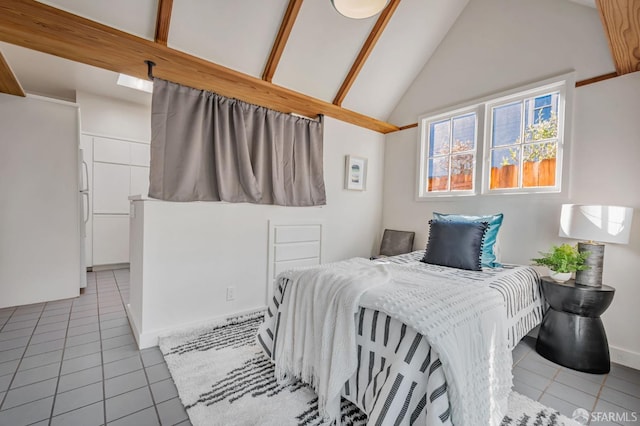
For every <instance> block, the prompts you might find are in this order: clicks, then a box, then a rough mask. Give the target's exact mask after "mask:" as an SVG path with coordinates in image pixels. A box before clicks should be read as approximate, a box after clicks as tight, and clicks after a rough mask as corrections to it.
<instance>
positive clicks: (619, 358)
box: [609, 346, 640, 370]
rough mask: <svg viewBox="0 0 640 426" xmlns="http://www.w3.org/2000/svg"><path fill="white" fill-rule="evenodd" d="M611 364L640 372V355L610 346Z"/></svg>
mask: <svg viewBox="0 0 640 426" xmlns="http://www.w3.org/2000/svg"><path fill="white" fill-rule="evenodd" d="M609 354H610V355H611V362H615V363H616V364H621V365H624V366H627V367H631V368H634V369H636V370H640V353H638V352H632V351H630V350H627V349H622V348H618V347H615V346H609Z"/></svg>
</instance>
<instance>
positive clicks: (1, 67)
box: [0, 52, 26, 98]
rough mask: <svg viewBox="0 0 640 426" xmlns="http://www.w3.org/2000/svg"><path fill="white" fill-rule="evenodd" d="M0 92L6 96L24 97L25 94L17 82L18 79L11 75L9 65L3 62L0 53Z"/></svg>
mask: <svg viewBox="0 0 640 426" xmlns="http://www.w3.org/2000/svg"><path fill="white" fill-rule="evenodd" d="M0 92H1V93H6V94H8V95H15V96H21V97H23V98H24V97H25V96H26V94H25V93H24V90H23V89H22V86H21V85H20V82H19V81H18V78H17V77H16V75H15V74H14V73H13V70H12V69H11V67H10V66H9V63H8V62H7V61H6V60H5V58H4V56H3V55H2V53H1V52H0Z"/></svg>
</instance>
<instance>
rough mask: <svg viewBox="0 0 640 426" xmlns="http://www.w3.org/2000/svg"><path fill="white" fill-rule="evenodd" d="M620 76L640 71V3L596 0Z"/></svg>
mask: <svg viewBox="0 0 640 426" xmlns="http://www.w3.org/2000/svg"><path fill="white" fill-rule="evenodd" d="M596 5H597V6H598V11H599V13H600V19H601V20H602V25H603V26H604V30H605V34H606V35H607V40H608V41H609V48H610V49H611V54H612V56H613V62H614V64H615V66H616V72H617V73H618V75H623V74H628V73H632V72H636V71H640V1H638V0H596Z"/></svg>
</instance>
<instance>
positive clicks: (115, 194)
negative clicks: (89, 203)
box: [93, 162, 131, 214]
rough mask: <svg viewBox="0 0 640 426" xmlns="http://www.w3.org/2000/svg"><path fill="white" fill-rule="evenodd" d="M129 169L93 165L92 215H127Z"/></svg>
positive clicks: (95, 163) (101, 164)
mask: <svg viewBox="0 0 640 426" xmlns="http://www.w3.org/2000/svg"><path fill="white" fill-rule="evenodd" d="M130 173H131V172H130V167H129V166H128V165H126V166H125V165H122V164H109V163H98V162H94V163H93V213H94V214H97V213H122V214H127V213H129V195H130V191H129V186H130Z"/></svg>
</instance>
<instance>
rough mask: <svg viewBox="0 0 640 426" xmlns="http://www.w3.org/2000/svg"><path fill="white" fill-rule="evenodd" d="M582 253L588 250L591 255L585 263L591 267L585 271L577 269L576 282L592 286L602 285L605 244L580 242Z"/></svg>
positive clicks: (579, 249)
mask: <svg viewBox="0 0 640 426" xmlns="http://www.w3.org/2000/svg"><path fill="white" fill-rule="evenodd" d="M578 251H579V252H580V253H582V252H585V251H588V252H589V257H587V259H586V261H585V265H587V266H588V267H589V268H588V269H586V270H584V271H576V284H580V285H586V286H590V287H602V266H603V264H604V244H598V243H578Z"/></svg>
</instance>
